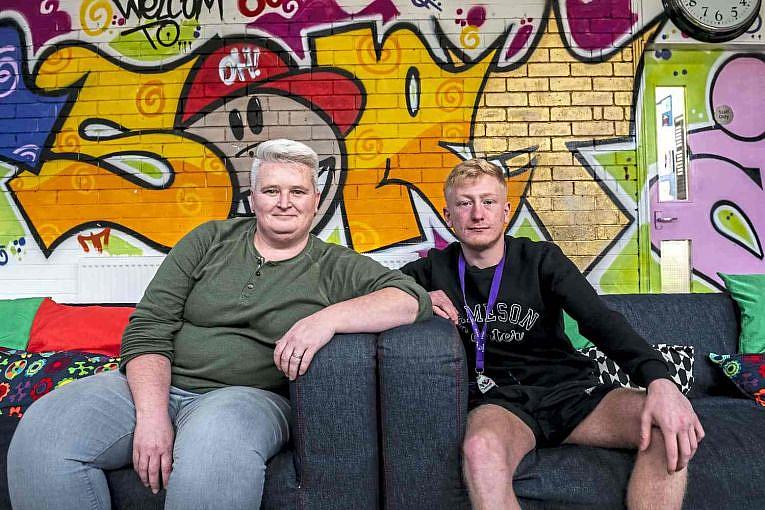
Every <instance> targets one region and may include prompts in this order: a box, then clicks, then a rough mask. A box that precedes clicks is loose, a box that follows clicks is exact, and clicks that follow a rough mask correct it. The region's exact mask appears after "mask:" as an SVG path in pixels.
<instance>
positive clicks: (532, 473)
mask: <svg viewBox="0 0 765 510" xmlns="http://www.w3.org/2000/svg"><path fill="white" fill-rule="evenodd" d="M693 406H694V409H695V410H696V413H697V414H698V416H699V419H700V420H701V423H702V426H703V427H704V431H705V432H706V437H705V438H704V440H703V441H702V442H701V444H700V446H699V449H698V450H697V452H696V456H695V457H694V458H693V459H692V460H691V463H690V465H689V467H688V474H689V478H688V494H687V496H686V498H685V502H684V504H683V508H684V509H686V510H719V509H721V508H730V509H733V508H751V504H752V501H765V484H763V483H762V473H763V468H762V455H761V452H760V450H761V448H760V444H761V442H762V437H761V436H762V430H765V409H763V408H761V407H759V406H757V405H756V404H755V403H754V402H752V401H750V400H745V399H742V398H729V397H706V398H698V399H696V400H694V401H693ZM634 459H635V452H634V451H632V450H618V449H606V448H592V447H586V446H573V445H563V446H559V447H555V448H541V449H538V450H536V451H534V452H532V453H530V454H529V455H527V456H526V457H525V458H524V459H523V461H522V462H521V464H520V466H519V467H518V470H517V472H516V476H515V484H514V487H515V491H516V493H517V494H518V496H519V498H520V500H521V506H522V507H523V508H524V509H545V510H551V509H558V508H560V509H570V508H575V509H576V508H581V509H585V508H624V503H623V501H624V496H625V492H624V491H625V488H626V486H627V481H628V480H629V475H630V472H631V470H632V466H633V464H634ZM710 487H714V488H715V490H713V491H710V490H709V488H710Z"/></svg>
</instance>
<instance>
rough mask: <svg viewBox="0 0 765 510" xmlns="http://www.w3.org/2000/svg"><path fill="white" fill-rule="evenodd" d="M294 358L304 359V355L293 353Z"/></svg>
mask: <svg viewBox="0 0 765 510" xmlns="http://www.w3.org/2000/svg"><path fill="white" fill-rule="evenodd" d="M292 357H293V358H296V359H301V358H302V357H303V355H302V354H295V353H294V352H293V353H292Z"/></svg>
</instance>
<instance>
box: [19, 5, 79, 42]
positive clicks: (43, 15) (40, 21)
mask: <svg viewBox="0 0 765 510" xmlns="http://www.w3.org/2000/svg"><path fill="white" fill-rule="evenodd" d="M14 3H15V4H16V5H14V6H13V7H12V10H14V11H16V12H18V13H19V14H21V15H22V16H24V18H25V19H26V20H27V23H28V24H29V32H30V33H31V34H32V45H33V47H34V50H35V51H37V49H38V48H40V46H42V45H43V44H45V43H46V42H48V41H49V40H51V39H53V38H54V37H56V36H57V35H60V34H64V33H67V32H70V31H71V30H72V18H71V17H70V16H69V14H68V13H66V12H64V11H62V10H59V1H58V0H42V1H40V0H28V1H25V2H14Z"/></svg>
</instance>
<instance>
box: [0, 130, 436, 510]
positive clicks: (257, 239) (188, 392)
mask: <svg viewBox="0 0 765 510" xmlns="http://www.w3.org/2000/svg"><path fill="white" fill-rule="evenodd" d="M255 158H256V160H255V162H254V164H253V168H252V179H251V186H252V209H253V211H254V212H255V214H256V217H257V224H256V222H255V221H254V220H253V219H252V218H237V219H231V220H225V221H214V222H210V223H206V224H204V225H201V226H200V227H198V228H196V229H194V230H193V231H192V232H190V233H189V234H188V235H187V236H186V237H184V238H183V239H182V240H181V241H180V242H179V243H178V244H177V245H176V246H175V247H174V248H173V249H172V251H171V252H170V253H169V254H168V256H167V258H166V259H165V261H164V262H163V263H162V266H161V267H160V268H159V271H158V272H157V274H156V276H155V277H154V279H153V280H152V282H151V283H150V285H149V287H148V288H147V290H146V293H145V295H144V297H143V299H142V300H141V302H140V303H139V304H138V306H137V307H136V311H135V313H134V314H133V315H132V316H131V318H130V324H129V325H128V327H127V329H126V330H125V333H124V337H123V344H122V353H121V354H122V363H121V366H120V369H121V372H123V373H124V375H123V373H118V372H109V373H106V374H103V375H95V376H93V377H88V378H85V379H81V380H79V381H75V382H73V383H71V384H68V385H66V386H64V387H62V388H60V389H58V390H56V391H54V392H51V393H50V394H48V395H45V397H44V398H41V399H40V400H38V401H37V402H35V404H34V405H32V406H31V407H30V408H29V410H28V411H27V412H26V413H24V418H23V419H22V420H21V423H20V424H19V426H18V428H17V429H16V432H15V435H14V437H13V440H12V442H11V446H10V448H9V454H8V455H9V457H10V458H11V459H13V461H12V462H9V467H8V486H9V489H10V495H11V501H12V503H13V507H14V508H16V509H19V510H21V509H44V508H56V509H72V510H74V509H81V508H91V509H101V508H104V509H106V508H109V507H110V495H109V488H108V486H107V483H106V477H105V476H104V475H103V473H102V470H104V469H116V468H118V467H121V466H125V465H128V464H130V463H131V462H132V464H133V468H134V469H135V471H136V472H137V473H138V476H139V477H140V479H141V481H142V482H143V483H144V485H145V486H146V487H150V488H151V490H152V491H153V492H154V493H157V492H158V491H159V490H160V488H161V487H164V488H166V489H167V494H166V499H165V508H166V509H189V508H197V509H213V508H214V509H238V508H259V507H260V501H261V495H262V491H263V481H264V476H265V471H266V462H267V461H268V459H269V458H270V457H272V456H273V455H275V454H276V453H278V452H279V450H280V449H281V448H282V446H283V445H284V444H285V443H286V442H287V440H288V437H289V421H290V406H289V401H288V400H287V399H286V398H285V397H284V394H285V390H286V386H287V378H289V379H291V380H294V379H295V378H296V377H299V376H300V375H302V374H304V373H305V372H306V370H307V369H308V367H309V365H310V363H311V361H312V359H313V357H314V355H315V354H316V352H317V351H318V350H319V349H321V348H322V347H323V346H324V345H326V344H327V342H329V341H330V340H331V339H332V337H333V336H334V335H335V334H336V333H350V332H379V331H382V330H385V329H388V328H392V327H395V326H399V325H402V324H409V323H411V322H413V321H415V320H416V319H421V318H424V317H429V316H430V315H431V303H430V300H429V299H428V295H427V294H426V293H425V291H424V290H422V289H421V288H420V287H419V286H418V285H416V284H415V283H414V281H413V280H412V279H411V278H408V277H405V276H404V275H402V274H401V273H399V272H398V271H389V270H387V269H386V268H384V267H383V266H381V265H380V264H378V263H377V262H374V261H373V260H372V259H370V258H368V257H365V256H363V255H359V254H358V253H356V252H354V251H353V250H349V249H347V248H344V247H341V246H336V245H331V244H327V243H324V242H322V241H321V240H320V239H318V238H316V237H314V236H312V235H310V233H309V232H310V229H311V223H312V221H313V219H314V216H315V214H316V211H317V209H318V206H319V192H318V189H317V187H316V173H317V170H318V158H317V156H316V153H315V152H314V151H313V150H311V149H310V148H309V147H307V146H306V145H304V144H302V143H299V142H294V141H290V140H271V141H267V142H263V143H261V144H260V145H259V146H258V148H257V151H256V154H255ZM360 309H361V310H364V312H365V313H363V314H360V313H358V310H360ZM40 466H45V469H44V475H42V476H41V475H40V473H41V471H40Z"/></svg>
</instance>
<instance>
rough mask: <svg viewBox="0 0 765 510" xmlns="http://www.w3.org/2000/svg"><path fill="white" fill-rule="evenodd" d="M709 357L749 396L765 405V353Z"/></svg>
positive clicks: (713, 355)
mask: <svg viewBox="0 0 765 510" xmlns="http://www.w3.org/2000/svg"><path fill="white" fill-rule="evenodd" d="M709 359H711V360H712V362H714V363H717V364H718V365H720V369H721V370H722V371H723V373H724V374H725V375H726V376H727V377H729V378H730V380H731V381H732V382H733V384H735V385H736V388H738V389H739V390H741V393H743V394H744V395H746V396H747V397H748V398H751V399H754V401H755V402H757V403H758V404H759V405H761V406H763V407H765V354H732V355H731V354H715V353H711V354H710V355H709Z"/></svg>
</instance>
